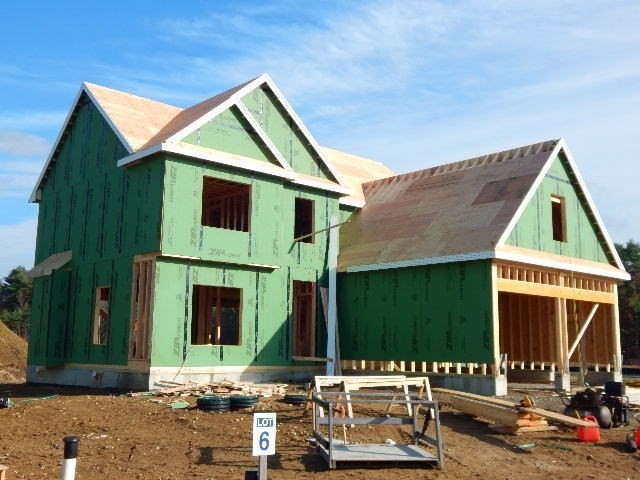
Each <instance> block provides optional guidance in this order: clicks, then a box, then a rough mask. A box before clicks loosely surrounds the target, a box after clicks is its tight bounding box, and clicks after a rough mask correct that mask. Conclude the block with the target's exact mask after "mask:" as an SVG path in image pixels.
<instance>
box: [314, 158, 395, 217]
mask: <svg viewBox="0 0 640 480" xmlns="http://www.w3.org/2000/svg"><path fill="white" fill-rule="evenodd" d="M322 150H323V151H324V154H325V155H326V157H327V160H329V161H330V162H331V163H332V164H333V165H334V166H335V167H336V169H337V170H338V171H339V172H340V175H341V176H342V179H343V180H344V182H345V184H346V185H347V187H349V189H350V190H351V195H348V196H346V197H342V198H341V199H340V203H342V204H344V205H349V206H352V207H358V208H359V207H362V206H364V204H365V198H364V192H363V190H362V184H364V183H367V182H371V181H373V180H379V179H381V178H387V177H391V176H394V175H395V173H394V172H393V171H391V170H390V169H389V168H388V167H387V166H386V165H384V164H382V163H380V162H376V161H373V160H369V159H367V158H363V157H358V156H356V155H351V154H350V153H345V152H340V151H338V150H334V149H332V148H327V147H322Z"/></svg>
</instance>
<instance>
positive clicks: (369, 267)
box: [347, 250, 495, 273]
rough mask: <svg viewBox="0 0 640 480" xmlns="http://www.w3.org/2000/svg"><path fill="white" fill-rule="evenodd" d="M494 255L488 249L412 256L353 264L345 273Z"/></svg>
mask: <svg viewBox="0 0 640 480" xmlns="http://www.w3.org/2000/svg"><path fill="white" fill-rule="evenodd" d="M494 257H495V252H494V251H493V250H490V251H487V252H472V253H460V254H456V255H445V256H442V257H430V258H414V259H412V260H399V261H397V262H387V263H370V264H367V265H354V266H351V267H347V273H356V272H371V271H373V270H388V269H391V268H404V267H419V266H423V265H438V264H440V263H452V262H468V261H471V260H486V259H489V258H494Z"/></svg>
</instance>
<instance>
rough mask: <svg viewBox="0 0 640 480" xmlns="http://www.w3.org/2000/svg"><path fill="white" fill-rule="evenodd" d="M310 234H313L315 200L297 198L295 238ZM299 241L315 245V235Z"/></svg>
mask: <svg viewBox="0 0 640 480" xmlns="http://www.w3.org/2000/svg"><path fill="white" fill-rule="evenodd" d="M310 233H313V200H307V199H305V198H296V203H295V224H294V228H293V238H298V237H302V236H304V235H309V234H310ZM298 241H299V242H304V243H313V235H309V236H308V237H305V238H303V239H301V240H298Z"/></svg>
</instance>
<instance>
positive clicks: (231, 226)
mask: <svg viewBox="0 0 640 480" xmlns="http://www.w3.org/2000/svg"><path fill="white" fill-rule="evenodd" d="M250 220H251V186H250V185H247V184H244V183H238V182H231V181H228V180H221V179H219V178H213V177H203V179H202V219H201V223H202V225H204V226H205V227H215V228H224V229H226V230H238V231H240V232H248V231H249V229H250V223H251V222H250Z"/></svg>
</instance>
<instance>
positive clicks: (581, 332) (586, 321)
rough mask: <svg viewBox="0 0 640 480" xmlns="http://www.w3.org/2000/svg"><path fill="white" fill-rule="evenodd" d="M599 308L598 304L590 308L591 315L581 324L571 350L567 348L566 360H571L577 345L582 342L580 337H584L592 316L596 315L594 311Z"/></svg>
mask: <svg viewBox="0 0 640 480" xmlns="http://www.w3.org/2000/svg"><path fill="white" fill-rule="evenodd" d="M599 306H600V304H599V303H596V304H594V305H593V307H592V308H591V313H589V316H588V317H587V319H586V320H585V321H584V323H583V324H582V328H581V329H580V331H579V332H578V335H577V336H576V339H575V340H574V341H573V344H572V345H571V348H569V353H568V354H567V358H568V359H570V358H571V355H573V353H574V352H575V350H576V348H577V347H578V344H579V343H580V341H581V340H582V336H583V335H584V332H586V331H587V328H588V327H589V325H590V324H591V320H593V316H594V315H595V314H596V310H598V307H599Z"/></svg>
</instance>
